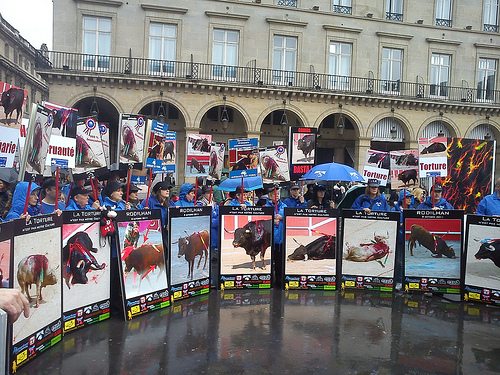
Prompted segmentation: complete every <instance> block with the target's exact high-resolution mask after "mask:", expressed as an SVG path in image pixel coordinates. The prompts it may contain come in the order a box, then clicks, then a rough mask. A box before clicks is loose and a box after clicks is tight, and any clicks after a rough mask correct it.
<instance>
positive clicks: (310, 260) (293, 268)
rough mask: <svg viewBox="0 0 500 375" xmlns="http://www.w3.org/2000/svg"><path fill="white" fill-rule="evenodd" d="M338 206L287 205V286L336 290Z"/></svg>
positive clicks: (285, 283) (289, 287)
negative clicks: (324, 208)
mask: <svg viewBox="0 0 500 375" xmlns="http://www.w3.org/2000/svg"><path fill="white" fill-rule="evenodd" d="M338 217H339V212H338V211H337V210H331V209H328V210H315V209H307V208H285V239H286V240H285V244H284V245H285V261H284V263H285V265H284V277H285V279H284V280H285V281H284V284H283V285H284V286H285V289H315V290H335V289H336V285H337V283H336V282H337V278H336V276H337V263H336V261H337V234H338V230H337V223H338Z"/></svg>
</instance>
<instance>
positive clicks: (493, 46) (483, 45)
mask: <svg viewBox="0 0 500 375" xmlns="http://www.w3.org/2000/svg"><path fill="white" fill-rule="evenodd" d="M474 47H476V48H491V49H500V45H498V44H484V43H474Z"/></svg>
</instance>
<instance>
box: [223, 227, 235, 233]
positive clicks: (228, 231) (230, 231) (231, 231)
mask: <svg viewBox="0 0 500 375" xmlns="http://www.w3.org/2000/svg"><path fill="white" fill-rule="evenodd" d="M224 230H225V231H226V233H229V234H234V232H236V231H235V230H227V229H226V228H224Z"/></svg>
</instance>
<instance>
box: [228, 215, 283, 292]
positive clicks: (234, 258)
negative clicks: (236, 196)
mask: <svg viewBox="0 0 500 375" xmlns="http://www.w3.org/2000/svg"><path fill="white" fill-rule="evenodd" d="M273 214H274V209H273V207H253V206H248V207H246V206H245V207H237V206H221V207H220V209H219V217H220V222H219V223H220V225H219V228H220V229H219V249H220V250H219V251H220V255H219V287H220V289H245V288H256V289H259V288H260V289H262V288H271V286H272V282H271V275H272V267H273V262H274V259H273V251H272V248H273V231H274V223H273Z"/></svg>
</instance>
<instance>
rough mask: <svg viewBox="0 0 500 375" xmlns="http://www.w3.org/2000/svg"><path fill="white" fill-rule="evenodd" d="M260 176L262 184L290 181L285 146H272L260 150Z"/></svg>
mask: <svg viewBox="0 0 500 375" xmlns="http://www.w3.org/2000/svg"><path fill="white" fill-rule="evenodd" d="M259 158H260V174H261V175H262V179H263V181H264V183H280V182H284V181H290V172H289V168H288V157H287V152H286V148H285V146H272V147H267V148H266V149H262V150H260V155H259Z"/></svg>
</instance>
